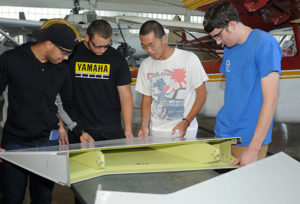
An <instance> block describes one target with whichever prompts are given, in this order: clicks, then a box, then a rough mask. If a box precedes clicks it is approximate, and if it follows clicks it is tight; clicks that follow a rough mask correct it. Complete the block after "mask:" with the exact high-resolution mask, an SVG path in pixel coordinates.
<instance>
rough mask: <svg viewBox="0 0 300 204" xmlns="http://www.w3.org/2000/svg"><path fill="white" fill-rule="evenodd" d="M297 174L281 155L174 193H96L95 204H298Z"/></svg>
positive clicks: (297, 168) (299, 185)
mask: <svg viewBox="0 0 300 204" xmlns="http://www.w3.org/2000/svg"><path fill="white" fill-rule="evenodd" d="M299 171H300V163H299V162H298V161H296V160H295V159H293V158H291V157H290V156H288V155H286V154H285V153H283V152H281V153H278V154H276V155H273V156H271V157H268V158H265V159H263V160H260V161H257V162H254V163H252V164H249V165H247V166H245V167H242V168H239V169H235V170H233V171H230V172H228V173H226V174H223V175H219V176H217V177H214V178H211V179H209V180H206V181H204V182H201V183H198V184H196V185H193V186H190V187H187V188H184V189H182V190H179V191H176V192H174V193H169V194H150V193H135V192H118V191H105V190H103V191H102V190H101V189H98V190H97V193H96V200H95V204H100V203H101V204H113V203H122V202H124V200H126V203H131V204H137V203H143V204H152V203H155V204H166V203H172V204H182V203H189V204H191V203H195V204H196V203H197V204H198V203H209V204H219V203H232V204H238V203H243V204H253V203H255V204H265V203H272V204H282V203H299V201H300V199H299V188H300V174H299ZM99 186H100V184H99ZM98 188H101V186H100V187H98ZM95 190H96V189H95Z"/></svg>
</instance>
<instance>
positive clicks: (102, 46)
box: [90, 39, 112, 49]
mask: <svg viewBox="0 0 300 204" xmlns="http://www.w3.org/2000/svg"><path fill="white" fill-rule="evenodd" d="M90 41H91V43H92V45H93V47H94V48H105V49H107V48H109V46H111V45H112V43H111V42H110V43H109V44H107V45H95V43H94V42H93V41H92V39H90Z"/></svg>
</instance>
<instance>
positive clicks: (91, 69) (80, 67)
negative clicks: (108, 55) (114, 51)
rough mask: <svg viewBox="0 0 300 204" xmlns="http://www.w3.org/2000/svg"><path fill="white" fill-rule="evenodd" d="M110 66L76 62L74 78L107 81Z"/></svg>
mask: <svg viewBox="0 0 300 204" xmlns="http://www.w3.org/2000/svg"><path fill="white" fill-rule="evenodd" d="M109 73H110V64H101V63H90V62H76V64H75V77H78V78H91V79H109Z"/></svg>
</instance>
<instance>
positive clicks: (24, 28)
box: [0, 18, 43, 36]
mask: <svg viewBox="0 0 300 204" xmlns="http://www.w3.org/2000/svg"><path fill="white" fill-rule="evenodd" d="M42 24H43V22H42V21H29V20H19V19H9V18H0V29H2V30H3V31H5V32H9V34H10V35H11V36H15V35H19V34H24V33H25V34H26V33H31V32H32V31H33V30H36V29H39V28H40V26H41V25H42Z"/></svg>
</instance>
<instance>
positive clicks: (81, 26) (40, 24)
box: [0, 8, 147, 67]
mask: <svg viewBox="0 0 300 204" xmlns="http://www.w3.org/2000/svg"><path fill="white" fill-rule="evenodd" d="M74 10H75V11H74ZM78 10H79V9H78V8H74V9H72V12H76V13H71V14H70V15H67V16H66V17H65V18H64V19H63V18H55V19H48V20H47V19H43V20H41V21H30V20H26V19H25V17H24V19H9V18H0V33H1V34H2V38H0V53H3V52H4V51H6V50H8V49H12V48H14V47H16V46H18V45H20V44H22V43H23V42H27V41H29V40H31V33H32V31H33V30H37V29H39V28H45V27H47V26H48V25H51V24H53V23H64V24H67V25H68V26H70V27H71V28H72V29H73V30H74V32H75V33H76V35H77V37H78V39H79V41H81V40H82V39H83V38H84V35H85V33H86V29H87V27H88V25H89V24H90V23H91V22H92V21H93V20H96V19H99V18H101V17H99V16H97V14H96V13H95V12H93V11H84V12H82V13H79V11H78ZM24 16H25V15H24ZM110 24H111V26H112V28H113V36H112V43H113V44H112V46H113V47H114V48H116V49H117V50H118V51H119V52H120V53H121V54H122V55H124V57H125V58H127V59H128V61H129V64H130V65H131V66H134V67H137V66H138V64H137V62H138V60H139V59H140V58H145V57H146V56H147V53H146V51H144V50H143V49H142V48H141V47H140V46H136V47H131V46H133V45H138V44H139V43H138V34H137V33H132V32H131V29H138V28H139V27H137V26H136V25H126V24H120V23H116V22H113V21H111V22H110ZM20 36H22V40H21V42H19V41H17V40H15V38H16V37H20ZM130 45H131V46H130Z"/></svg>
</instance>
